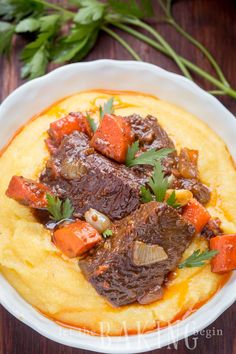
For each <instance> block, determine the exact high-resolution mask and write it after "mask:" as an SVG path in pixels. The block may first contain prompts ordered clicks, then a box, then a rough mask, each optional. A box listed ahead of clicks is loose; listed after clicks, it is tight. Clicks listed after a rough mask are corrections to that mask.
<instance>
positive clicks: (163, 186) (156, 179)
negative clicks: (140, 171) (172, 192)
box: [148, 161, 169, 202]
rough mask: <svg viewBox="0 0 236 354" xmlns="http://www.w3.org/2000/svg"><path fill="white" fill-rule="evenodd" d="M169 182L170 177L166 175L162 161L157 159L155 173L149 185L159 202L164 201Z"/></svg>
mask: <svg viewBox="0 0 236 354" xmlns="http://www.w3.org/2000/svg"><path fill="white" fill-rule="evenodd" d="M168 184H169V183H168V178H165V177H164V173H163V171H162V166H161V163H160V161H157V162H156V163H155V166H154V171H153V175H152V177H150V178H149V181H148V185H149V186H150V188H151V189H152V191H153V193H154V195H155V197H156V200H157V201H158V202H163V200H164V198H165V195H166V190H167V188H168Z"/></svg>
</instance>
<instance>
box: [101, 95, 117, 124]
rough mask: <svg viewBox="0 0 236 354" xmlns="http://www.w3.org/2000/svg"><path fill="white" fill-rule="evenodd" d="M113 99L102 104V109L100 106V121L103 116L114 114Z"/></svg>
mask: <svg viewBox="0 0 236 354" xmlns="http://www.w3.org/2000/svg"><path fill="white" fill-rule="evenodd" d="M113 103H114V97H111V98H109V100H108V101H107V102H106V103H104V106H103V108H102V107H101V106H100V107H99V114H100V119H101V120H102V119H103V117H104V116H105V114H112V113H113V112H114V107H113Z"/></svg>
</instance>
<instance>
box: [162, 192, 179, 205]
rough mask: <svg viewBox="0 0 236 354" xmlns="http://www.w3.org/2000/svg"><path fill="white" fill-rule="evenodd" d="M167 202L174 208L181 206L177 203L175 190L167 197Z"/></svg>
mask: <svg viewBox="0 0 236 354" xmlns="http://www.w3.org/2000/svg"><path fill="white" fill-rule="evenodd" d="M166 203H167V204H168V205H169V206H171V207H172V208H179V207H180V206H181V205H180V204H178V203H176V193H175V191H173V192H172V193H171V195H170V196H169V198H168V199H167V201H166Z"/></svg>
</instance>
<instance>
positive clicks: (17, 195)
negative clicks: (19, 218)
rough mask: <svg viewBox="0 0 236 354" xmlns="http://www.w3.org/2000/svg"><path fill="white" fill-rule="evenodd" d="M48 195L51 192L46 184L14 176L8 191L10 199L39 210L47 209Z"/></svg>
mask: <svg viewBox="0 0 236 354" xmlns="http://www.w3.org/2000/svg"><path fill="white" fill-rule="evenodd" d="M47 193H50V190H49V188H48V187H47V186H45V185H44V184H42V183H38V182H35V181H33V180H30V179H27V178H24V177H21V176H13V177H12V179H11V181H10V183H9V186H8V188H7V191H6V195H7V196H8V197H9V198H12V199H15V200H16V201H18V202H19V203H21V204H23V205H27V206H29V207H31V208H37V209H41V208H46V206H47V199H46V195H47Z"/></svg>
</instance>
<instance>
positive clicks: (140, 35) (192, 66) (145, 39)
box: [113, 23, 236, 98]
mask: <svg viewBox="0 0 236 354" xmlns="http://www.w3.org/2000/svg"><path fill="white" fill-rule="evenodd" d="M113 25H114V26H115V27H117V28H119V29H122V30H123V31H125V32H127V33H129V34H131V35H133V36H134V37H136V38H138V39H140V40H141V41H143V42H145V43H147V44H149V45H151V46H152V47H153V48H155V49H157V50H158V51H160V52H161V53H163V54H165V55H167V56H170V53H169V52H168V50H166V48H164V47H163V46H162V45H161V44H159V43H158V42H157V41H155V40H153V39H152V38H150V37H148V36H146V35H145V34H143V33H141V32H139V31H136V30H135V29H133V28H131V27H129V26H126V25H125V24H121V23H113ZM179 58H180V60H181V61H182V62H183V64H184V65H186V67H187V68H188V69H190V70H191V71H193V72H194V73H196V74H198V75H199V76H201V77H203V78H204V79H206V80H207V81H209V82H210V83H212V84H213V85H215V86H216V87H217V88H219V89H220V90H221V91H223V92H224V93H226V94H228V95H229V96H231V97H233V98H236V91H235V90H233V89H232V88H230V87H226V86H225V85H224V84H222V82H220V81H219V80H217V79H216V78H214V77H213V76H212V75H210V74H208V73H207V72H206V71H205V70H203V69H201V68H199V67H198V66H197V65H195V64H193V63H192V62H190V61H189V60H187V59H185V58H184V57H182V56H179Z"/></svg>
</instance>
